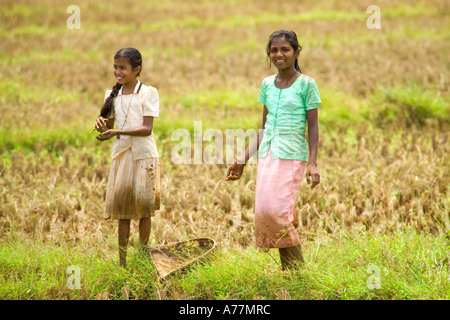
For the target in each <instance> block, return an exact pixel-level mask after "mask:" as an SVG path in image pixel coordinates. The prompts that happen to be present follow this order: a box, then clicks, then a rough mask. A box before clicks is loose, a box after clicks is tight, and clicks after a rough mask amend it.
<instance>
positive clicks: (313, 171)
mask: <svg viewBox="0 0 450 320" xmlns="http://www.w3.org/2000/svg"><path fill="white" fill-rule="evenodd" d="M310 178H311V179H312V181H311V180H310ZM306 182H308V184H311V189H313V188H314V187H315V186H317V185H318V184H319V183H320V174H319V170H317V167H316V166H315V165H312V164H309V165H308V168H306Z"/></svg>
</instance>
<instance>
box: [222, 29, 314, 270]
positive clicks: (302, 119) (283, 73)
mask: <svg viewBox="0 0 450 320" xmlns="http://www.w3.org/2000/svg"><path fill="white" fill-rule="evenodd" d="M300 51H301V47H300V45H299V43H298V40H297V35H296V34H295V32H293V31H287V30H279V31H276V32H274V33H273V34H272V35H271V36H270V38H269V42H268V45H267V56H268V57H269V59H270V62H271V64H273V65H275V67H276V68H277V69H278V73H277V74H276V75H272V76H270V77H267V78H266V79H264V80H263V82H262V85H261V91H260V94H259V98H258V101H259V102H261V103H262V104H263V105H264V108H263V117H262V126H261V129H260V130H259V132H258V137H257V139H255V141H253V142H252V143H251V145H250V146H249V148H248V149H247V150H246V151H245V155H244V157H243V158H241V159H236V160H235V161H234V163H233V164H231V165H230V167H229V168H228V172H227V178H226V179H227V180H237V179H239V178H240V177H241V175H242V173H243V170H244V166H245V164H246V163H247V161H248V160H249V159H250V158H251V156H252V155H253V154H254V153H255V152H256V151H258V174H257V180H256V192H255V240H256V245H257V246H259V247H263V248H279V252H280V260H281V264H282V267H283V269H287V268H291V267H293V266H294V265H295V262H298V261H301V262H303V256H302V252H301V246H300V238H299V236H298V233H297V231H296V230H295V214H294V206H295V200H296V196H297V193H298V189H299V186H300V182H301V178H302V177H303V175H306V181H307V182H308V184H311V188H314V187H315V186H316V185H317V184H319V182H320V175H319V171H318V169H317V147H318V138H319V128H318V111H317V108H318V106H319V105H320V103H321V100H320V95H319V91H318V88H317V84H316V82H315V81H314V79H312V78H311V77H309V76H306V75H304V74H302V73H301V71H300V67H299V65H298V57H299V55H300ZM306 124H308V143H307V142H306V138H305V128H306ZM308 145H309V150H308ZM308 151H309V152H308Z"/></svg>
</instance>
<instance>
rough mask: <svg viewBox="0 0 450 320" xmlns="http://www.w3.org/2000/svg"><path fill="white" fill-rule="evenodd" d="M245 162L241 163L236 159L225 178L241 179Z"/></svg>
mask: <svg viewBox="0 0 450 320" xmlns="http://www.w3.org/2000/svg"><path fill="white" fill-rule="evenodd" d="M244 167H245V164H239V163H237V162H236V161H235V162H234V163H233V164H232V165H230V167H229V168H228V172H227V177H226V179H225V180H227V181H229V180H239V178H240V177H241V176H242V172H243V171H244Z"/></svg>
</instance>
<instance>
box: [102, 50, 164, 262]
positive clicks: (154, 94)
mask: <svg viewBox="0 0 450 320" xmlns="http://www.w3.org/2000/svg"><path fill="white" fill-rule="evenodd" d="M141 69H142V57H141V54H140V53H139V51H138V50H136V49H134V48H122V49H120V50H119V51H118V52H117V53H116V55H115V56H114V76H115V77H116V78H117V83H116V85H114V87H113V89H112V90H108V91H107V92H106V95H105V102H104V105H103V107H102V109H101V112H100V116H99V117H98V118H97V121H96V122H95V126H94V128H95V129H96V130H97V131H99V132H100V135H98V136H97V137H96V138H97V139H98V140H100V141H106V140H109V139H111V138H113V137H114V136H115V137H116V139H115V141H114V144H113V150H112V163H111V171H110V174H109V179H108V185H107V190H106V208H105V215H104V218H105V219H116V220H118V221H119V225H118V237H119V261H120V265H121V266H123V267H125V266H126V252H127V246H128V239H129V236H130V219H139V243H140V245H141V248H142V249H145V248H146V247H147V245H148V241H149V237H150V229H151V220H150V219H151V216H152V215H154V212H155V210H158V209H159V194H160V191H159V161H158V150H157V148H156V143H155V138H154V135H153V119H154V118H157V117H158V116H159V97H158V91H157V90H156V89H155V88H153V87H151V86H146V85H144V84H142V83H141V82H140V81H139V80H138V79H137V77H138V76H139V75H140V73H141ZM114 126H115V128H114Z"/></svg>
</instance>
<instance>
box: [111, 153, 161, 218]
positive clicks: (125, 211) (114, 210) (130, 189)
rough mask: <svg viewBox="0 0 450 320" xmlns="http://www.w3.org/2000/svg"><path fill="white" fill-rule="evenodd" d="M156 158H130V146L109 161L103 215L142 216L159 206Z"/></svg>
mask: <svg viewBox="0 0 450 320" xmlns="http://www.w3.org/2000/svg"><path fill="white" fill-rule="evenodd" d="M159 180H160V174H159V161H158V158H146V159H140V160H134V159H133V153H132V151H131V149H128V150H126V151H124V152H122V153H120V154H119V155H117V156H116V157H115V158H114V159H113V160H112V163H111V171H110V173H109V179H108V185H107V188H106V208H105V214H104V218H105V219H141V218H148V217H151V216H153V215H154V213H155V210H159V202H160V201H159V200H160V190H159V185H160V182H159Z"/></svg>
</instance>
